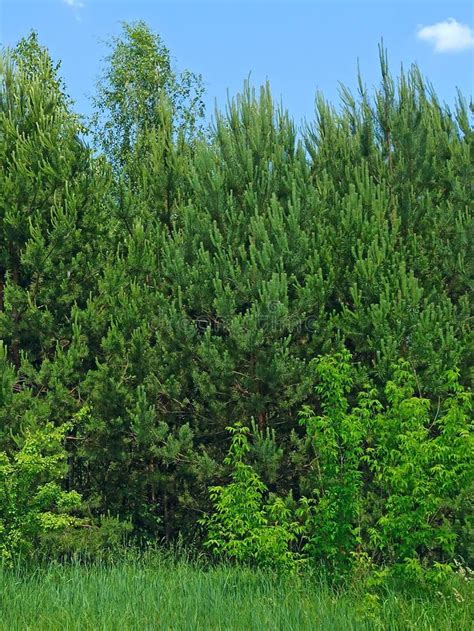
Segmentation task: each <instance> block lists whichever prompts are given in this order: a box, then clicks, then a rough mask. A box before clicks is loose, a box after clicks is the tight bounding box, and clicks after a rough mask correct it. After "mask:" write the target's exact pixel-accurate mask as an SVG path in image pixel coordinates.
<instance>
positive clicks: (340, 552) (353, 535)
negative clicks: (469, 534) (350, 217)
mask: <svg viewBox="0 0 474 631" xmlns="http://www.w3.org/2000/svg"><path fill="white" fill-rule="evenodd" d="M350 359H351V357H350V354H349V353H347V352H343V353H338V354H336V355H330V356H325V357H320V358H318V359H317V360H316V361H315V362H314V368H315V373H316V378H317V380H318V383H317V385H316V393H317V395H318V401H319V406H320V409H321V412H322V413H321V414H319V415H317V414H314V413H313V412H312V410H311V409H310V408H309V407H305V408H304V409H303V410H302V412H301V414H300V423H301V425H302V426H303V427H304V429H305V432H306V436H305V440H306V443H307V445H309V447H310V459H309V461H308V463H307V468H308V471H307V474H306V476H307V478H308V480H309V481H310V482H312V492H311V493H310V494H309V495H307V496H303V497H300V499H299V502H298V504H297V505H295V503H294V502H293V503H292V502H289V501H288V497H286V498H285V497H276V496H272V495H269V494H268V488H267V487H266V485H265V484H264V483H263V482H262V480H261V478H260V477H259V475H258V474H257V473H256V472H255V470H254V468H253V467H252V465H250V464H248V463H247V462H245V461H244V459H245V458H246V457H248V454H249V452H250V447H249V432H250V430H249V429H248V428H246V427H243V426H242V425H241V424H236V425H235V426H234V427H233V428H228V429H229V430H230V431H231V432H232V442H231V446H230V449H229V452H228V455H227V457H226V459H225V463H226V464H227V465H229V466H230V467H231V482H230V483H229V484H228V485H226V486H217V487H211V489H210V496H211V500H212V503H213V508H214V513H213V514H211V515H210V516H207V517H206V518H205V519H203V520H202V522H201V523H202V524H203V525H204V526H205V527H206V528H207V539H206V542H205V545H206V546H207V547H209V548H211V549H212V550H213V552H215V553H217V554H219V555H223V556H226V557H230V558H232V559H235V560H236V561H243V562H248V561H252V562H255V563H257V564H258V565H261V566H268V565H270V566H274V567H291V568H294V567H296V566H297V564H301V563H302V562H303V561H304V560H310V561H311V562H312V563H313V564H317V565H320V564H325V565H327V566H329V567H330V568H331V570H332V572H333V575H334V576H337V575H340V574H347V573H348V572H352V573H354V575H360V574H361V572H362V574H366V575H368V576H370V577H371V579H375V580H377V577H378V578H379V579H381V578H382V577H384V576H385V575H387V574H390V575H391V576H393V577H397V576H402V577H403V578H404V579H405V580H407V579H408V580H412V581H414V582H416V583H421V582H423V581H434V582H442V581H444V579H445V578H446V577H447V576H449V575H450V574H451V573H452V570H453V567H454V564H455V562H456V556H457V555H458V554H459V552H460V548H459V542H460V541H461V540H462V536H460V533H459V528H458V523H459V521H460V520H461V518H462V516H463V510H464V507H465V505H466V503H467V501H468V500H469V496H470V491H471V487H470V484H471V483H472V477H473V466H472V458H471V456H472V452H473V449H472V448H473V443H472V433H471V432H470V429H471V424H472V399H471V396H470V394H469V393H468V392H467V391H466V390H465V389H464V388H463V387H461V386H460V385H459V380H458V377H459V375H458V372H457V371H449V372H448V373H447V374H446V395H445V397H444V399H443V400H441V399H437V400H436V401H434V402H432V401H430V400H429V399H426V398H423V397H422V396H421V395H420V394H419V393H416V374H415V373H414V372H413V370H411V369H410V366H409V364H408V363H407V362H405V361H400V362H399V363H398V365H397V366H396V367H395V368H394V378H393V380H391V381H389V382H388V383H387V384H386V387H385V391H384V392H385V402H384V403H382V402H380V401H379V400H378V399H377V397H376V392H375V390H373V389H371V388H370V387H366V388H365V389H362V390H361V391H360V392H359V393H358V394H357V395H355V394H354V393H353V392H352V391H353V383H354V380H353V375H354V372H355V371H354V368H353V367H352V366H351V363H350ZM351 400H352V403H351ZM300 548H301V549H302V554H301V553H300V552H297V550H298V549H300Z"/></svg>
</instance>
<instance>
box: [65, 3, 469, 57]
mask: <svg viewBox="0 0 474 631" xmlns="http://www.w3.org/2000/svg"><path fill="white" fill-rule="evenodd" d="M70 1H72V2H74V1H75V0H70ZM417 35H418V39H422V40H424V41H426V42H430V43H432V44H434V49H435V52H436V53H448V52H456V51H460V50H467V49H468V48H473V47H474V33H473V31H472V29H471V27H470V26H468V25H467V24H461V23H460V22H458V21H457V20H455V19H454V18H448V19H447V20H444V22H437V23H436V24H431V25H430V26H420V27H419V28H418V33H417Z"/></svg>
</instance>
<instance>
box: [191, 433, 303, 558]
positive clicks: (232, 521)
mask: <svg viewBox="0 0 474 631" xmlns="http://www.w3.org/2000/svg"><path fill="white" fill-rule="evenodd" d="M227 429H228V431H229V432H230V433H231V435H232V440H231V445H230V448H229V451H228V454H227V456H226V458H225V459H224V464H226V465H228V466H229V467H230V468H231V474H230V475H231V480H232V481H231V482H230V483H229V484H228V485H226V486H213V487H211V488H210V489H209V494H210V498H211V501H212V504H213V509H214V512H213V513H212V514H211V515H208V516H206V517H205V518H203V519H201V520H200V523H201V524H202V525H203V526H204V527H205V528H206V531H207V537H206V540H205V543H204V545H205V546H206V547H207V548H210V549H211V550H212V551H213V552H214V553H215V554H216V555H218V556H220V557H222V558H228V559H232V560H235V561H238V562H242V563H254V564H256V565H258V566H260V567H267V568H273V569H278V570H294V569H296V567H297V564H298V561H299V556H298V555H297V554H296V553H295V552H294V551H292V550H291V544H292V543H293V542H294V541H295V540H296V538H297V533H298V529H299V526H298V524H297V522H295V521H291V512H290V510H289V509H288V507H287V506H286V504H285V502H284V501H283V500H282V499H281V498H268V497H265V495H266V492H267V490H268V489H267V488H266V486H265V484H264V483H263V482H262V480H261V479H260V478H259V476H258V475H257V473H255V471H254V470H253V469H252V467H251V466H250V465H248V464H246V463H245V462H244V457H245V456H246V455H247V454H248V452H249V449H250V448H249V443H248V438H247V436H248V434H249V429H248V427H244V426H242V425H240V424H236V425H235V426H234V427H228V428H227Z"/></svg>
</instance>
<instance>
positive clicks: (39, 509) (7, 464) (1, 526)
mask: <svg viewBox="0 0 474 631" xmlns="http://www.w3.org/2000/svg"><path fill="white" fill-rule="evenodd" d="M67 429H68V427H67V426H62V427H53V426H52V424H47V425H45V426H44V427H43V428H42V429H41V430H37V431H36V432H27V433H26V434H25V436H24V438H23V439H22V440H21V443H20V444H19V445H18V447H17V449H16V450H15V451H14V452H13V453H11V454H6V453H5V452H0V559H2V560H3V561H6V562H11V561H12V559H13V558H14V557H15V556H17V555H19V554H27V553H30V552H32V551H33V550H34V548H35V545H37V544H38V542H39V541H40V539H41V537H42V536H43V535H44V534H45V533H48V532H50V531H59V530H64V529H67V528H69V527H71V526H73V525H75V524H77V523H78V520H77V518H75V517H73V516H71V511H72V510H73V509H76V508H78V507H79V505H80V500H81V497H80V495H79V494H78V493H77V492H76V491H63V490H62V489H61V486H60V483H61V480H62V478H63V476H64V474H65V472H66V451H65V449H64V447H63V441H64V436H65V433H66V430H67ZM19 442H20V441H19Z"/></svg>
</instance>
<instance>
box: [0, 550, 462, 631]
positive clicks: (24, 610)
mask: <svg viewBox="0 0 474 631" xmlns="http://www.w3.org/2000/svg"><path fill="white" fill-rule="evenodd" d="M468 587H469V586H468V585H467V584H466V585H465V586H464V587H463V586H462V585H460V589H462V590H463V593H459V592H458V593H456V592H455V591H454V590H451V591H452V593H448V594H447V595H446V596H442V595H440V594H438V595H435V596H434V597H433V598H431V599H428V598H426V597H425V599H423V598H421V597H420V598H415V597H414V596H411V597H408V596H407V595H402V594H401V593H395V592H388V593H387V594H386V595H385V596H380V597H378V598H377V597H375V598H374V597H370V596H366V595H364V593H363V591H361V592H360V593H356V592H351V591H342V592H336V591H334V590H331V589H330V588H329V587H327V586H326V585H325V584H323V583H321V581H317V580H316V579H314V578H311V577H307V578H298V579H296V578H290V577H287V578H278V577H276V576H273V575H271V574H266V573H264V572H258V571H252V570H250V569H245V568H241V569H239V568H231V567H225V566H219V567H214V568H210V569H207V570H206V569H205V568H203V567H200V566H199V565H196V564H192V563H186V562H171V561H169V560H162V561H160V560H155V561H153V562H150V561H148V562H145V561H123V562H119V563H116V564H115V565H110V566H106V565H100V564H96V565H92V566H85V565H82V566H81V565H74V564H71V565H57V564H54V565H48V566H42V567H41V566H36V567H34V568H33V569H28V568H27V567H18V568H14V569H1V568H0V629H1V630H2V631H3V630H8V631H17V630H21V631H23V630H28V629H31V630H33V631H42V630H44V631H46V630H47V631H55V630H58V631H59V630H61V631H67V630H69V629H78V630H79V629H80V630H81V631H86V630H89V629H90V630H94V631H101V630H106V629H107V630H109V629H110V630H114V631H122V630H127V629H137V630H140V631H142V630H146V629H170V630H173V631H181V630H183V631H184V630H186V631H197V630H200V629H203V630H206V631H212V630H219V629H222V630H226V631H227V630H234V629H235V630H237V629H242V630H245V631H251V630H253V629H275V630H277V629H278V630H280V629H281V630H282V631H283V630H284V631H291V630H305V629H308V630H312V631H313V630H314V631H316V630H319V629H322V630H326V629H327V630H328V631H329V630H330V631H346V630H350V629H396V630H399V629H403V630H404V629H413V630H415V629H416V630H417V631H421V630H424V629H433V631H444V630H445V629H446V630H448V629H452V630H453V631H463V630H466V631H467V630H468V629H471V626H470V620H469V611H468V600H469V599H468V597H467V591H468Z"/></svg>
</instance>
